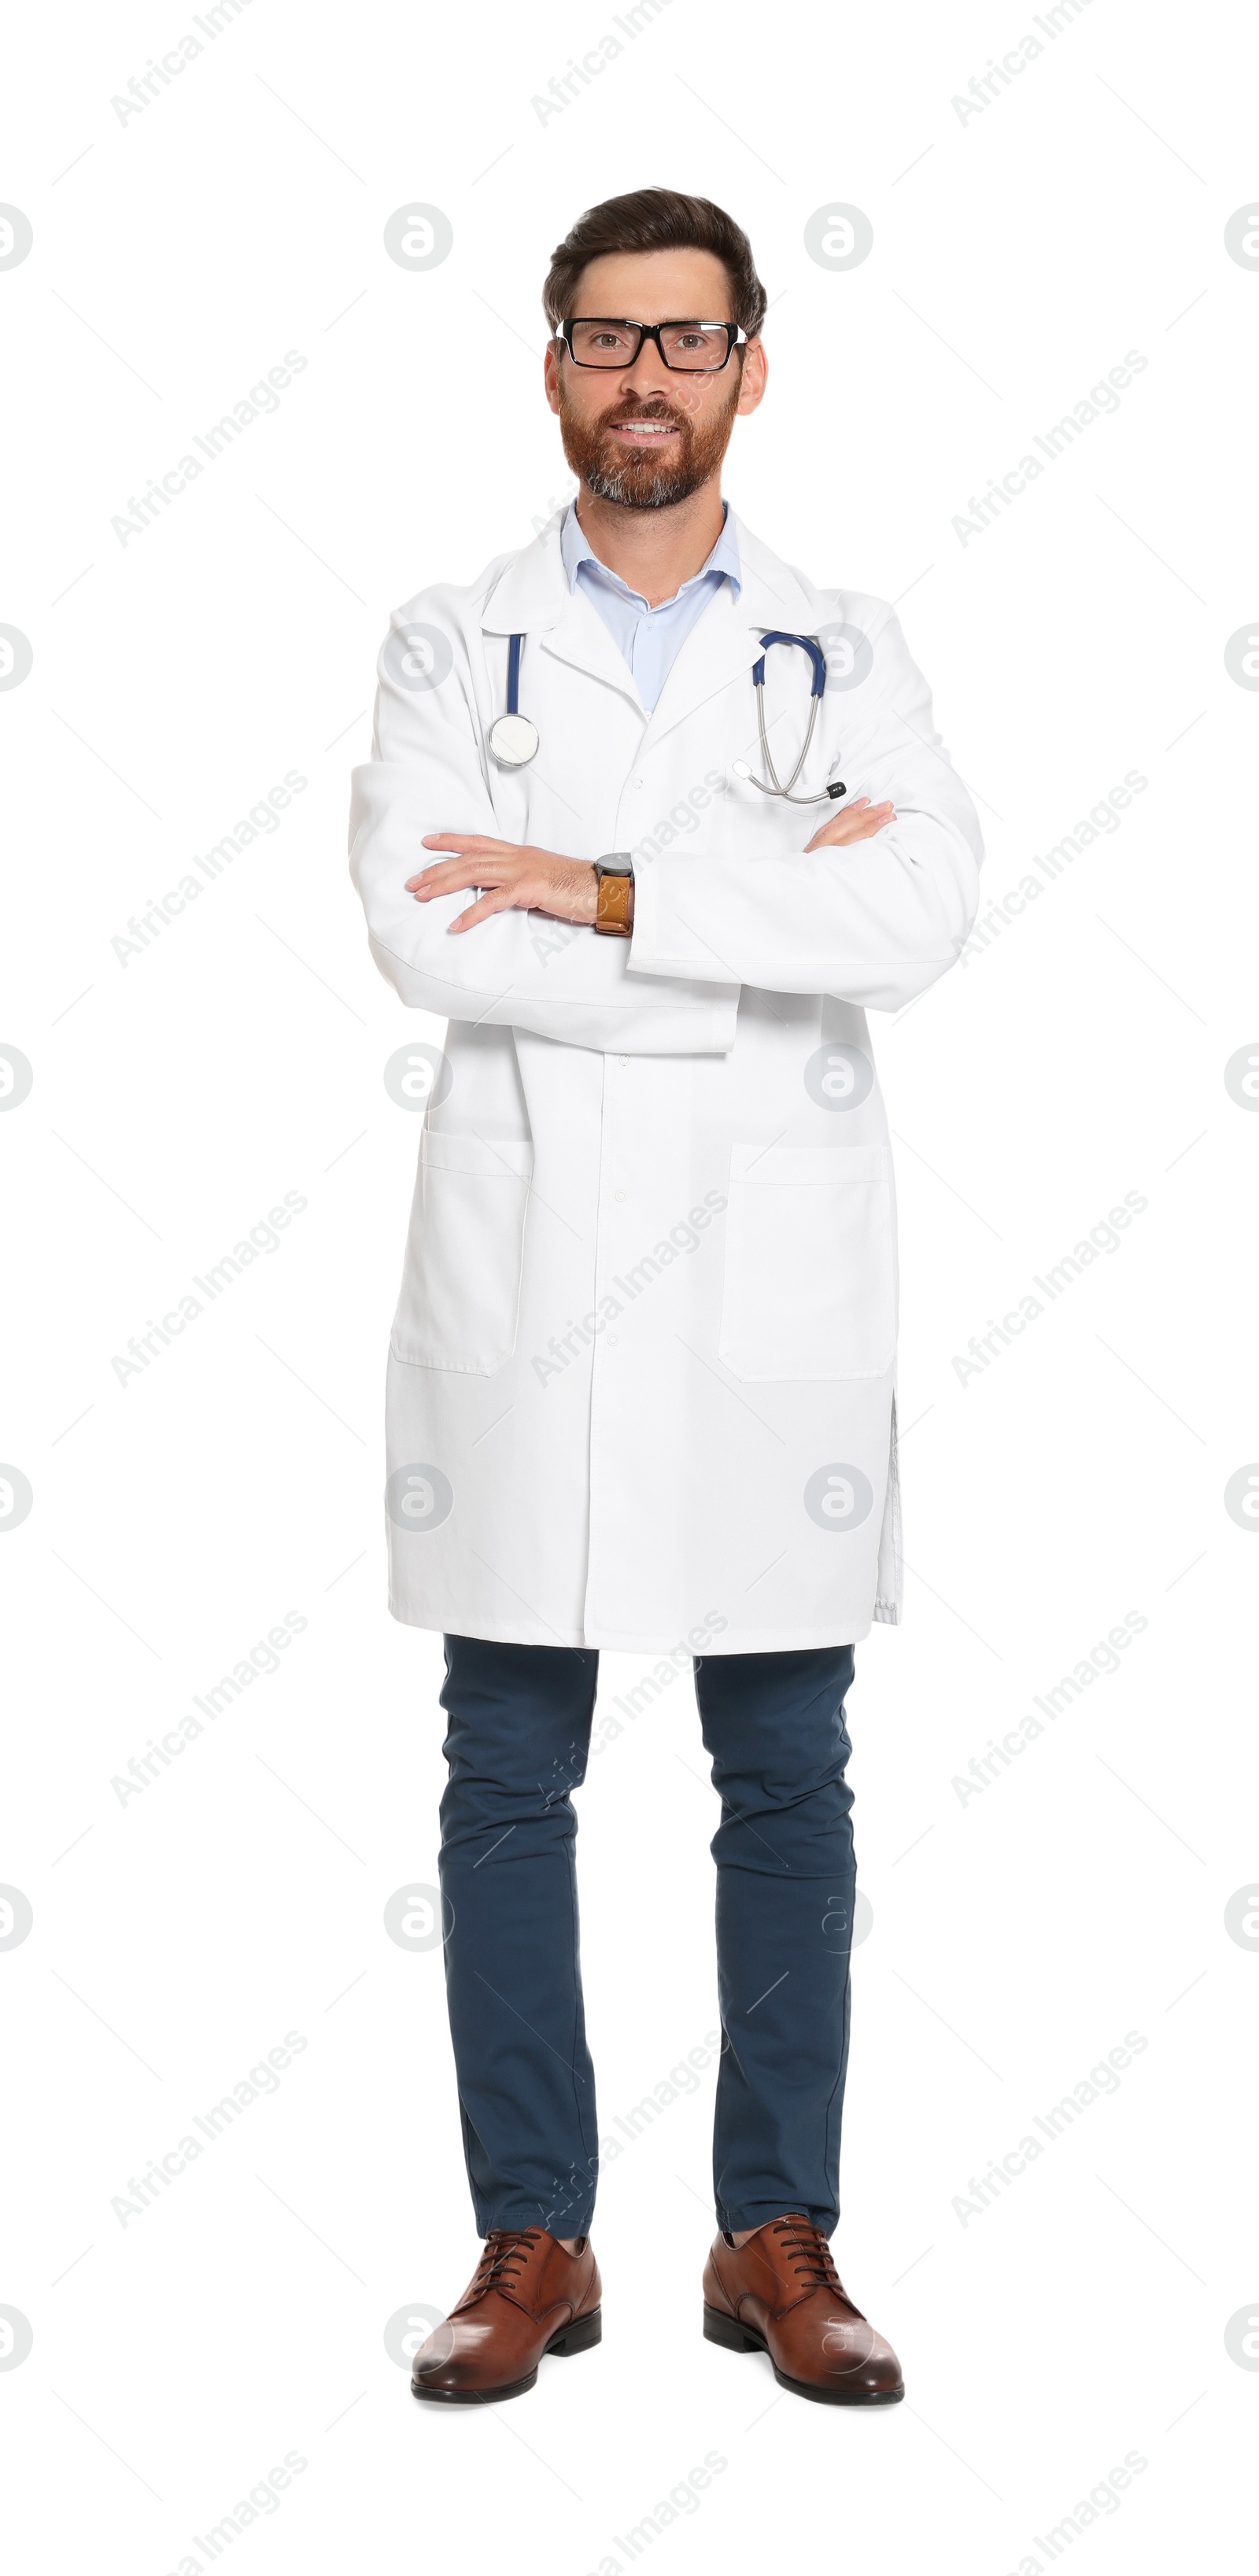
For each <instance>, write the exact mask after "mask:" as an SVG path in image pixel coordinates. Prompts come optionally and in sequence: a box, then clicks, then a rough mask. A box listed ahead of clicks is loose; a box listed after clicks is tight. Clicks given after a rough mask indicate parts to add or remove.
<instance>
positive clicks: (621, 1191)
mask: <svg viewBox="0 0 1259 2576" xmlns="http://www.w3.org/2000/svg"><path fill="white" fill-rule="evenodd" d="M616 1196H617V1201H618V1203H619V1202H620V1201H621V1200H622V1199H623V1198H624V1196H625V1192H624V1190H618V1191H617V1193H616Z"/></svg>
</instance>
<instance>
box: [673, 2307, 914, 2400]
mask: <svg viewBox="0 0 1259 2576" xmlns="http://www.w3.org/2000/svg"><path fill="white" fill-rule="evenodd" d="M704 2339H705V2342H707V2343H719V2344H720V2345H721V2346H722V2348H723V2350H724V2351H726V2352H763V2353H765V2354H766V2355H767V2357H768V2360H769V2364H770V2368H771V2369H772V2371H773V2374H774V2377H775V2379H776V2380H777V2382H778V2385H779V2387H780V2388H789V2389H790V2390H791V2393H792V2396H793V2397H811V2398H813V2399H814V2401H815V2403H816V2404H818V2405H819V2406H895V2405H897V2404H898V2403H899V2401H900V2399H901V2398H902V2397H903V2396H904V2394H905V2391H904V2388H903V2387H902V2388H815V2387H814V2386H813V2384H812V2382H811V2381H810V2380H807V2379H791V2378H789V2376H788V2374H787V2372H786V2371H785V2370H780V2369H779V2367H778V2364H777V2362H776V2361H775V2359H774V2356H773V2354H772V2352H770V2349H769V2345H768V2344H767V2343H766V2341H765V2337H764V2335H762V2334H758V2333H757V2330H756V2328H755V2326H745V2325H744V2324H743V2322H742V2320H741V2319H740V2318H738V2317H727V2316H723V2314H722V2311H721V2309H720V2308H710V2307H709V2306H707V2304H705V2308H704Z"/></svg>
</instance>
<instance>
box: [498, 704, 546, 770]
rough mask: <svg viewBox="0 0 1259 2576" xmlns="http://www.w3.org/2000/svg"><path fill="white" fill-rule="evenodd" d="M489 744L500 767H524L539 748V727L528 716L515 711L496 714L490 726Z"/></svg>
mask: <svg viewBox="0 0 1259 2576" xmlns="http://www.w3.org/2000/svg"><path fill="white" fill-rule="evenodd" d="M489 744H490V750H491V751H492V753H493V755H494V758H495V760H496V761H497V762H498V765H499V767H500V769H523V768H524V765H525V762H526V761H527V760H532V759H533V756H534V753H535V752H536V750H537V748H538V728H537V726H536V725H535V724H530V722H529V718H528V716H522V715H519V714H517V713H515V712H514V711H513V713H511V714H510V715H505V716H495V718H494V722H493V724H492V725H491V726H490V732H489Z"/></svg>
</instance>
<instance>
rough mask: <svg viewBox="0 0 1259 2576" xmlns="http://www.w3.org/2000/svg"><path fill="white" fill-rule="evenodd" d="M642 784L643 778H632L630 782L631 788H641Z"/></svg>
mask: <svg viewBox="0 0 1259 2576" xmlns="http://www.w3.org/2000/svg"><path fill="white" fill-rule="evenodd" d="M642 783H643V782H642V780H641V778H631V780H630V785H631V787H641V786H642Z"/></svg>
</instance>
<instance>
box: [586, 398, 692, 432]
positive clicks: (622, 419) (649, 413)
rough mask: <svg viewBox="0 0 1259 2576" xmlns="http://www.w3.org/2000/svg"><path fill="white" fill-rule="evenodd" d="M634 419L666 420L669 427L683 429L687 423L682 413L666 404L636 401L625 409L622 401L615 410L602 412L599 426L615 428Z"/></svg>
mask: <svg viewBox="0 0 1259 2576" xmlns="http://www.w3.org/2000/svg"><path fill="white" fill-rule="evenodd" d="M635 420H660V421H667V422H668V424H669V427H670V428H671V429H685V428H686V427H687V425H688V424H687V421H686V418H685V415H684V414H680V413H678V412H675V411H673V410H671V409H670V408H669V407H668V405H667V404H664V403H660V402H653V403H636V404H635V405H634V406H633V408H632V409H630V410H627V409H626V406H625V405H624V404H623V403H622V404H621V406H620V408H619V409H618V410H617V411H608V412H605V413H604V415H603V418H602V421H601V422H600V427H601V428H602V429H617V428H620V427H621V426H622V425H623V424H625V423H626V422H629V421H635Z"/></svg>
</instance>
